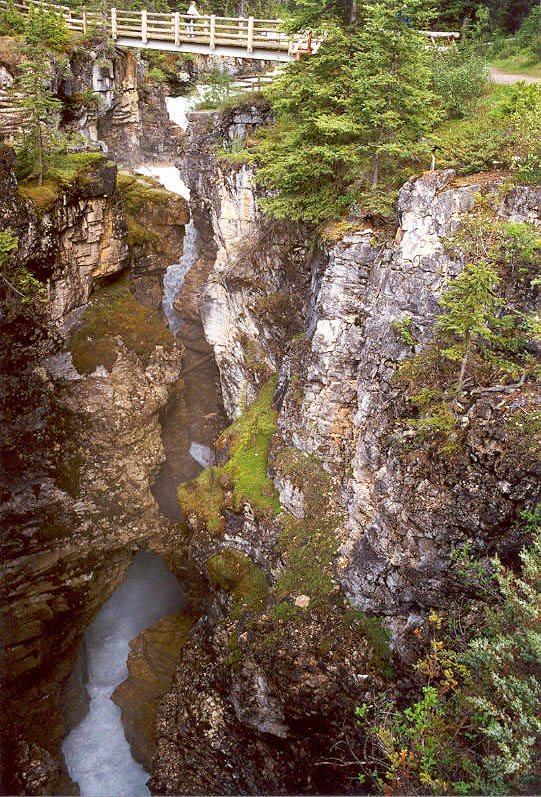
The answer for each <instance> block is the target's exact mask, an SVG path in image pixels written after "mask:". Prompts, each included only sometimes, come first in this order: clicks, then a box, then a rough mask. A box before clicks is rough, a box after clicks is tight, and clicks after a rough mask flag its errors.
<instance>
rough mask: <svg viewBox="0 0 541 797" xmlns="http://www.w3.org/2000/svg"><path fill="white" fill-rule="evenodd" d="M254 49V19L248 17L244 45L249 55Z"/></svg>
mask: <svg viewBox="0 0 541 797" xmlns="http://www.w3.org/2000/svg"><path fill="white" fill-rule="evenodd" d="M253 49H254V18H253V17H248V43H247V45H246V50H247V52H249V53H251V52H253Z"/></svg>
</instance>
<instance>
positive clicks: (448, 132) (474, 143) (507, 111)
mask: <svg viewBox="0 0 541 797" xmlns="http://www.w3.org/2000/svg"><path fill="white" fill-rule="evenodd" d="M540 125H541V87H540V86H538V85H536V84H532V85H531V86H526V85H524V84H520V83H519V84H516V85H514V86H493V87H492V88H491V90H490V92H489V93H488V94H487V95H486V96H485V97H483V98H482V100H481V104H480V106H479V108H478V110H477V112H476V114H475V115H474V116H472V117H471V118H467V119H464V120H461V121H456V122H448V123H446V124H445V125H443V126H442V127H441V128H440V129H439V130H436V131H434V134H433V135H432V136H431V141H432V142H433V143H434V144H436V145H437V146H438V147H439V151H438V152H437V154H436V165H437V167H438V168H453V169H456V170H457V172H458V173H459V174H461V175H468V174H475V173H477V172H480V171H483V170H485V169H493V168H494V166H497V167H499V168H508V169H512V170H513V171H515V172H516V173H517V179H519V180H520V181H521V182H526V181H527V182H528V183H531V184H535V183H536V181H538V180H539V179H541V166H540V163H541V152H540V147H539V136H538V135H537V131H538V130H539V126H540Z"/></svg>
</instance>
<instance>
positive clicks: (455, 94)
mask: <svg viewBox="0 0 541 797" xmlns="http://www.w3.org/2000/svg"><path fill="white" fill-rule="evenodd" d="M432 83H433V87H434V92H435V93H436V94H437V95H438V96H439V97H440V100H441V103H442V107H443V108H444V110H445V113H446V115H447V116H450V117H455V118H456V117H461V116H468V115H469V114H471V113H472V112H473V111H475V109H476V107H477V106H478V104H479V98H480V97H481V96H482V95H483V94H484V92H485V91H486V90H487V87H488V68H487V64H486V60H485V58H483V57H482V56H481V55H479V54H478V53H477V51H476V50H475V49H474V48H472V47H466V46H460V47H450V48H449V49H448V50H447V51H446V52H443V53H442V52H438V51H436V52H434V54H433V57H432Z"/></svg>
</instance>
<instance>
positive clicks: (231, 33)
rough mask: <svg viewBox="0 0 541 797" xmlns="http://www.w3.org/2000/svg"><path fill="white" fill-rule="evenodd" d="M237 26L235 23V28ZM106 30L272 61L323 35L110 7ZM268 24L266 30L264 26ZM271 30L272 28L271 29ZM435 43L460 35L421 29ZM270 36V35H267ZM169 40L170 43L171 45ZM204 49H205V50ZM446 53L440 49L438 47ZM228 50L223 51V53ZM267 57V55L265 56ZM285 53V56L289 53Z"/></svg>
mask: <svg viewBox="0 0 541 797" xmlns="http://www.w3.org/2000/svg"><path fill="white" fill-rule="evenodd" d="M9 5H10V0H0V8H2V7H4V8H5V7H8V6H9ZM12 5H13V7H14V8H16V9H21V10H22V11H23V13H28V11H29V9H30V8H31V7H38V8H39V7H41V8H44V9H47V10H52V11H55V12H57V13H60V14H61V15H62V16H63V18H64V21H65V23H66V25H67V27H68V28H71V29H72V30H74V31H77V32H80V31H81V30H82V31H83V33H86V32H87V31H88V28H89V24H92V23H95V22H96V21H98V23H99V21H100V19H101V17H102V15H101V12H100V11H87V10H86V9H83V10H81V11H74V10H72V9H70V8H69V7H68V6H63V5H59V4H58V3H50V2H48V0H13V3H12ZM231 23H233V24H231ZM106 25H107V29H108V31H110V33H111V36H112V38H113V39H114V40H117V39H122V44H123V45H127V46H135V47H140V46H141V45H143V46H147V47H149V46H150V47H151V46H152V44H149V39H150V41H151V42H152V41H154V42H155V43H156V44H158V45H159V46H161V48H162V49H175V50H178V49H182V46H184V47H185V49H186V50H188V51H193V50H194V46H197V47H198V48H199V49H197V50H195V51H196V52H206V49H204V48H206V47H208V50H209V52H213V51H214V50H215V49H216V47H217V46H218V47H222V48H224V47H225V48H233V49H234V50H235V55H236V54H237V52H236V51H238V55H240V56H242V57H248V58H250V57H253V51H254V45H255V48H256V50H257V51H258V53H259V55H257V57H259V58H262V57H263V58H267V57H268V60H270V61H272V60H276V59H273V57H272V56H273V52H274V53H275V55H276V57H277V58H278V60H284V59H286V60H287V59H288V58H294V57H295V55H297V57H300V54H301V53H306V54H308V53H313V52H316V51H317V49H318V47H319V46H320V44H321V42H322V40H323V39H322V37H312V34H311V33H310V32H309V31H306V32H304V33H299V34H295V35H290V34H287V33H286V32H285V31H284V30H283V28H282V25H283V20H281V19H266V18H263V17H251V16H250V17H218V16H216V15H214V14H211V15H205V16H200V17H193V16H191V15H190V14H182V13H180V12H178V11H171V12H169V13H168V12H164V11H148V10H147V9H142V10H141V11H131V10H129V9H121V8H118V9H117V8H112V9H111V11H110V13H109V15H108V18H107V20H106ZM261 26H264V27H261ZM269 26H271V27H269ZM419 32H420V33H421V34H423V35H424V36H426V37H427V38H429V39H431V40H432V43H433V45H434V46H436V43H435V39H440V38H444V39H447V40H448V42H450V41H451V40H452V39H458V38H460V33H458V32H457V31H426V30H422V31H419ZM269 34H270V35H269ZM167 42H170V45H169V46H167ZM202 48H203V49H202ZM437 49H442V48H437ZM223 52H224V50H223V49H222V53H223ZM267 53H268V56H267ZM286 53H287V55H286Z"/></svg>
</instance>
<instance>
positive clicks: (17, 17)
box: [0, 0, 24, 36]
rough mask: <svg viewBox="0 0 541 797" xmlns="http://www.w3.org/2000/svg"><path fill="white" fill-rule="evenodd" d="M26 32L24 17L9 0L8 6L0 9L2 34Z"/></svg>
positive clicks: (0, 29) (0, 32)
mask: <svg viewBox="0 0 541 797" xmlns="http://www.w3.org/2000/svg"><path fill="white" fill-rule="evenodd" d="M23 32H24V17H23V15H22V14H20V13H19V12H18V11H17V10H16V9H15V7H14V5H13V1H12V0H9V2H8V4H7V6H6V8H2V9H0V36H13V35H15V34H17V33H19V34H20V33H23Z"/></svg>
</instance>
